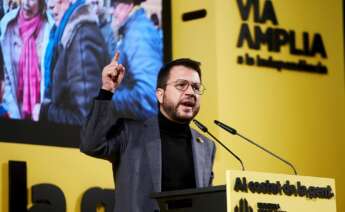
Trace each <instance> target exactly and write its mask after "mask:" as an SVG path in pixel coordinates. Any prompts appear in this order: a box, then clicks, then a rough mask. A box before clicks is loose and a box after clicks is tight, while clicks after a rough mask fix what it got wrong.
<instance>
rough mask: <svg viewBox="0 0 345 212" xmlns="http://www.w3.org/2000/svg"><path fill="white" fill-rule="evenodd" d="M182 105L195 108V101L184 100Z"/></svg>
mask: <svg viewBox="0 0 345 212" xmlns="http://www.w3.org/2000/svg"><path fill="white" fill-rule="evenodd" d="M180 105H183V106H185V107H194V106H195V101H194V100H183V101H181V102H180Z"/></svg>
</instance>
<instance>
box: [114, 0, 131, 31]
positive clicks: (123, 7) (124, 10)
mask: <svg viewBox="0 0 345 212" xmlns="http://www.w3.org/2000/svg"><path fill="white" fill-rule="evenodd" d="M133 7H134V5H133V4H126V3H117V4H116V5H115V6H114V7H113V17H114V21H115V26H116V27H117V28H120V27H121V26H122V25H123V24H124V23H125V22H126V20H127V17H128V15H129V13H130V12H131V11H132V9H133Z"/></svg>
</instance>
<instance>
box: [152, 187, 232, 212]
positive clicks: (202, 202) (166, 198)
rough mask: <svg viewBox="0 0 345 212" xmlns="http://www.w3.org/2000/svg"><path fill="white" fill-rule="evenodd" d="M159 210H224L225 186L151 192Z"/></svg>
mask: <svg viewBox="0 0 345 212" xmlns="http://www.w3.org/2000/svg"><path fill="white" fill-rule="evenodd" d="M151 197H152V198H154V199H156V200H157V202H158V205H159V208H160V209H161V212H182V211H183V212H195V211H198V212H226V186H225V185H222V186H214V187H207V188H198V189H186V190H179V191H167V192H160V193H153V194H151Z"/></svg>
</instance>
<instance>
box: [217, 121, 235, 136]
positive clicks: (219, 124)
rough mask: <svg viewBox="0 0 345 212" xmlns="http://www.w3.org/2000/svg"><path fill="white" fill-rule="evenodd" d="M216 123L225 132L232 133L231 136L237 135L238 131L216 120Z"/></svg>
mask: <svg viewBox="0 0 345 212" xmlns="http://www.w3.org/2000/svg"><path fill="white" fill-rule="evenodd" d="M214 123H215V124H216V125H218V126H220V127H221V128H223V129H224V130H226V131H228V132H230V133H231V134H234V135H236V134H237V130H235V129H234V128H232V127H230V126H228V125H226V124H224V123H222V122H220V121H217V120H214Z"/></svg>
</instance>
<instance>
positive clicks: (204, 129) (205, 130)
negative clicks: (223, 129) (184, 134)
mask: <svg viewBox="0 0 345 212" xmlns="http://www.w3.org/2000/svg"><path fill="white" fill-rule="evenodd" d="M193 122H194V124H195V125H196V126H197V127H198V128H199V129H200V130H201V131H203V132H205V133H207V134H208V135H210V136H211V137H212V138H213V139H214V140H215V141H217V142H218V143H219V144H220V145H222V147H223V148H224V149H226V150H227V151H228V152H229V153H230V154H231V155H232V156H234V157H235V158H236V159H237V160H238V161H239V162H240V163H241V167H242V171H244V170H245V169H244V165H243V162H242V160H241V159H240V158H239V157H238V156H237V155H236V154H235V153H233V152H232V151H231V150H230V149H228V148H227V147H226V146H225V145H224V144H223V143H222V142H221V141H220V140H218V139H217V138H216V137H215V136H214V135H212V134H211V133H210V132H209V131H208V129H207V127H206V126H205V125H203V124H201V123H200V122H199V121H197V120H196V119H193Z"/></svg>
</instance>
